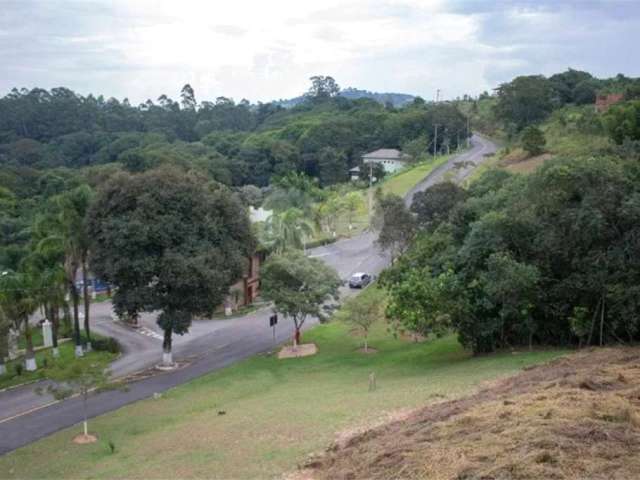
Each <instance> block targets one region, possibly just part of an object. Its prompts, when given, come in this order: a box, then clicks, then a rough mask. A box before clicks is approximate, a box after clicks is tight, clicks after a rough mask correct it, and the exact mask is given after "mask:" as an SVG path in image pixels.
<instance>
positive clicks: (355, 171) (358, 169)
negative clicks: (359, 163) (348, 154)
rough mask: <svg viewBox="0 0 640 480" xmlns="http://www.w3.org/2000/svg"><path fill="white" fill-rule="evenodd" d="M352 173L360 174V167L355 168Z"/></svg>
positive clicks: (351, 170) (351, 169)
mask: <svg viewBox="0 0 640 480" xmlns="http://www.w3.org/2000/svg"><path fill="white" fill-rule="evenodd" d="M349 171H350V172H353V173H358V172H359V171H360V167H353V168H350V169H349Z"/></svg>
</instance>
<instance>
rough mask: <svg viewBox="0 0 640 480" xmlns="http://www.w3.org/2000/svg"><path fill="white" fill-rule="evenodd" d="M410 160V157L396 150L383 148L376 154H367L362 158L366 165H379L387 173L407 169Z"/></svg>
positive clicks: (375, 152)
mask: <svg viewBox="0 0 640 480" xmlns="http://www.w3.org/2000/svg"><path fill="white" fill-rule="evenodd" d="M409 158H410V157H409V155H407V154H406V153H402V152H401V151H400V150H396V149H395V148H381V149H379V150H376V151H374V152H369V153H365V154H364V155H363V156H362V163H363V164H365V165H367V164H368V163H370V162H373V163H379V164H380V165H382V167H383V168H384V171H385V172H386V173H393V172H397V171H398V170H402V169H403V168H404V167H406V166H407V161H408V160H409Z"/></svg>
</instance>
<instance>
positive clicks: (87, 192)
mask: <svg viewBox="0 0 640 480" xmlns="http://www.w3.org/2000/svg"><path fill="white" fill-rule="evenodd" d="M92 197H93V193H92V190H91V189H90V188H89V187H88V186H87V185H82V186H80V187H77V188H75V189H74V190H71V191H69V192H66V193H63V194H61V195H59V196H57V197H56V198H55V203H56V206H57V215H56V216H55V217H54V218H51V219H49V221H48V222H47V226H48V232H47V235H46V236H45V238H43V239H42V240H41V241H40V243H39V245H38V247H39V248H40V249H47V248H57V249H59V251H61V252H63V255H64V261H63V267H64V272H65V278H66V282H67V288H68V292H69V294H70V295H71V300H72V302H73V322H74V337H75V344H76V356H77V357H81V356H82V355H83V350H82V342H81V338H80V320H79V313H78V309H79V303H80V298H79V294H78V289H77V288H76V283H75V282H76V276H77V274H78V270H80V269H81V270H82V277H83V278H82V279H83V296H84V328H85V332H86V335H87V350H89V349H91V332H90V328H89V309H90V305H91V300H90V298H89V291H88V284H87V270H88V268H87V265H88V258H89V245H90V240H89V235H88V233H87V228H86V217H87V214H88V211H89V207H90V205H91V201H92Z"/></svg>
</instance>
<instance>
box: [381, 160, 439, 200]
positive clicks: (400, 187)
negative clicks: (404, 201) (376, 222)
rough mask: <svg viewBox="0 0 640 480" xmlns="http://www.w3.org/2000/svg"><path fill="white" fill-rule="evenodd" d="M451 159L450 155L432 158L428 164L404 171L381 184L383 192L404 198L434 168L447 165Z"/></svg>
mask: <svg viewBox="0 0 640 480" xmlns="http://www.w3.org/2000/svg"><path fill="white" fill-rule="evenodd" d="M450 158H451V156H450V155H442V156H440V157H437V158H435V159H434V158H433V157H430V158H429V160H427V161H426V162H421V163H419V164H417V165H415V166H413V167H411V168H408V169H407V170H403V171H401V172H399V173H398V174H397V175H393V176H392V177H390V178H389V179H386V180H384V181H383V182H382V184H381V188H382V191H383V192H384V193H393V194H395V195H399V196H401V197H403V196H405V195H406V194H407V193H408V192H409V190H411V189H412V188H413V187H415V186H416V185H417V184H418V182H420V180H422V179H423V178H424V177H426V176H427V175H428V174H429V173H431V171H432V170H433V169H434V168H436V167H439V166H440V165H442V164H444V163H446V162H447V161H448V160H449V159H450Z"/></svg>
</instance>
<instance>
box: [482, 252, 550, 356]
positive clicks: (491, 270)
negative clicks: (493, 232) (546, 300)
mask: <svg viewBox="0 0 640 480" xmlns="http://www.w3.org/2000/svg"><path fill="white" fill-rule="evenodd" d="M539 277H540V274H539V272H538V269H537V268H536V267H535V266H533V265H527V264H524V263H521V262H518V261H516V260H515V259H514V258H513V257H512V256H511V255H510V254H508V253H503V252H497V253H494V254H492V255H491V256H490V257H489V258H488V259H487V271H486V273H484V274H483V276H482V278H483V288H484V291H485V292H486V295H487V299H488V301H489V302H490V303H491V304H492V306H493V307H494V308H497V309H498V315H499V317H500V343H501V346H503V347H505V346H507V342H506V340H505V339H506V330H507V329H508V328H510V327H511V328H513V329H514V330H515V333H516V334H518V333H524V334H525V335H526V337H527V340H528V344H529V349H531V347H532V344H533V334H534V333H535V323H534V322H533V319H532V318H531V314H532V309H533V306H534V305H535V303H536V300H537V298H536V297H537V295H538V292H537V284H538V280H539Z"/></svg>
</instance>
